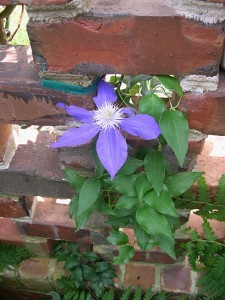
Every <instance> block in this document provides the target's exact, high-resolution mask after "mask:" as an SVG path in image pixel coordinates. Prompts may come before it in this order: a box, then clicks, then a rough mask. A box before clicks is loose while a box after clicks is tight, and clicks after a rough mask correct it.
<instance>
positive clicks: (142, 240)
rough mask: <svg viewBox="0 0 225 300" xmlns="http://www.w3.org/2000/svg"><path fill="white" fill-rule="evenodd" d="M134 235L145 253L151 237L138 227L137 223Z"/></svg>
mask: <svg viewBox="0 0 225 300" xmlns="http://www.w3.org/2000/svg"><path fill="white" fill-rule="evenodd" d="M134 233H135V236H136V238H137V242H138V245H139V247H140V248H141V249H142V250H144V251H145V250H146V248H147V246H148V242H149V239H150V236H149V235H148V234H147V233H146V232H145V231H144V230H143V229H142V228H141V227H140V226H139V225H138V223H137V222H135V223H134Z"/></svg>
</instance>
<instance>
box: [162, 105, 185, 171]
mask: <svg viewBox="0 0 225 300" xmlns="http://www.w3.org/2000/svg"><path fill="white" fill-rule="evenodd" d="M160 128H161V130H162V134H163V136H164V138H165V139H166V141H167V143H168V144H169V145H170V147H171V148H172V150H173V151H174V153H175V155H176V157H177V160H178V162H179V164H180V166H182V165H183V164H184V160H185V156H186V153H187V149H188V122H187V120H186V119H185V117H184V115H183V114H182V113H181V112H179V111H177V110H166V111H164V113H163V114H162V116H161V118H160Z"/></svg>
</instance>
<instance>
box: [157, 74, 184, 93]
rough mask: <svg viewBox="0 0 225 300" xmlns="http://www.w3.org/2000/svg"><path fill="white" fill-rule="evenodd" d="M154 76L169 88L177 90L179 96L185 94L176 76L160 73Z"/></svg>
mask: <svg viewBox="0 0 225 300" xmlns="http://www.w3.org/2000/svg"><path fill="white" fill-rule="evenodd" d="M154 77H155V78H157V79H158V80H159V81H160V82H161V83H162V84H163V85H164V87H165V88H166V89H167V90H170V91H175V92H176V93H177V95H178V96H179V98H181V97H182V96H183V91H182V89H181V87H180V83H179V81H178V80H177V79H176V78H175V77H172V76H169V75H158V76H154Z"/></svg>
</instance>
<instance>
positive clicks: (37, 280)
mask: <svg viewBox="0 0 225 300" xmlns="http://www.w3.org/2000/svg"><path fill="white" fill-rule="evenodd" d="M49 265H50V259H49V258H31V259H26V260H24V261H22V263H21V264H20V267H19V277H20V280H21V282H22V283H23V285H24V286H25V287H27V288H29V289H32V290H36V291H41V292H43V291H50V290H51V285H50V284H49V281H48V274H49Z"/></svg>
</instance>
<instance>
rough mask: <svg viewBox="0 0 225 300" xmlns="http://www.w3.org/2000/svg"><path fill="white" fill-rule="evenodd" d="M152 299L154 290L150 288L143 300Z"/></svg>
mask: <svg viewBox="0 0 225 300" xmlns="http://www.w3.org/2000/svg"><path fill="white" fill-rule="evenodd" d="M151 299H152V289H151V288H148V289H147V290H146V292H145V295H144V298H143V300H151Z"/></svg>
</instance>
